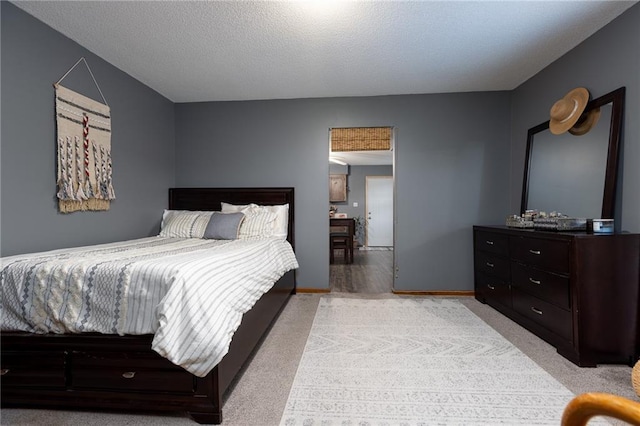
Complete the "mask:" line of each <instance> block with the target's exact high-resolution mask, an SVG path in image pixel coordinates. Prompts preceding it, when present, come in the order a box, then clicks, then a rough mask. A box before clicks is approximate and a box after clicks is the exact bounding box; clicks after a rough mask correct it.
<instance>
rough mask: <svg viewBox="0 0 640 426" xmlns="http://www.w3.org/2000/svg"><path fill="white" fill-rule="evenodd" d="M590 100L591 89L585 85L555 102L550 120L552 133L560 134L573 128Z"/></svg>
mask: <svg viewBox="0 0 640 426" xmlns="http://www.w3.org/2000/svg"><path fill="white" fill-rule="evenodd" d="M588 102H589V91H588V90H587V89H585V88H584V87H578V88H576V89H573V90H572V91H570V92H569V93H567V94H566V95H565V96H564V98H562V99H560V100H559V101H557V102H556V103H555V104H553V106H552V107H551V111H550V112H549V113H550V115H551V120H550V121H549V130H551V133H553V134H554V135H559V134H562V133H564V132H566V131H567V130H569V129H570V128H572V127H573V125H574V124H576V122H577V121H578V119H580V116H581V115H582V112H583V111H584V109H585V107H586V106H587V103H588Z"/></svg>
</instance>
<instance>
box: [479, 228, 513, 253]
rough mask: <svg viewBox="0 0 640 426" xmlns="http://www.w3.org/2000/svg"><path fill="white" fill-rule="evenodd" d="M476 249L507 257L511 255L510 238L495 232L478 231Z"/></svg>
mask: <svg viewBox="0 0 640 426" xmlns="http://www.w3.org/2000/svg"><path fill="white" fill-rule="evenodd" d="M475 236H476V238H475V240H474V241H475V249H476V250H483V251H488V252H490V253H494V254H499V255H502V256H507V255H508V254H509V236H508V235H503V234H497V233H494V232H486V231H476V235H475Z"/></svg>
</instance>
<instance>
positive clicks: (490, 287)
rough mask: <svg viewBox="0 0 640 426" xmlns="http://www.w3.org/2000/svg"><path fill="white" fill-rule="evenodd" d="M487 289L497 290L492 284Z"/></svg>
mask: <svg viewBox="0 0 640 426" xmlns="http://www.w3.org/2000/svg"><path fill="white" fill-rule="evenodd" d="M487 287H489V290H495V289H496V288H495V287H494V286H492V285H491V284H487Z"/></svg>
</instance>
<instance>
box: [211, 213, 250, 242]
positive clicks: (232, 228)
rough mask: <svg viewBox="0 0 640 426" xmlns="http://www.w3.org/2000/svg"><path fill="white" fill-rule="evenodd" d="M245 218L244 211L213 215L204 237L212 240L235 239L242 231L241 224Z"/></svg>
mask: <svg viewBox="0 0 640 426" xmlns="http://www.w3.org/2000/svg"><path fill="white" fill-rule="evenodd" d="M243 220H244V213H240V212H238V213H220V212H215V213H213V214H212V215H211V219H209V223H208V224H207V228H206V229H205V230H204V237H203V238H206V239H210V240H235V239H237V238H238V233H239V232H240V224H241V223H242V221H243Z"/></svg>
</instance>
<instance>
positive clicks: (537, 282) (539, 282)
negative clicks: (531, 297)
mask: <svg viewBox="0 0 640 426" xmlns="http://www.w3.org/2000/svg"><path fill="white" fill-rule="evenodd" d="M529 281H531V282H532V283H534V284H538V285H540V284H542V282H541V281H538V280H534V279H533V278H531V277H529Z"/></svg>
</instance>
